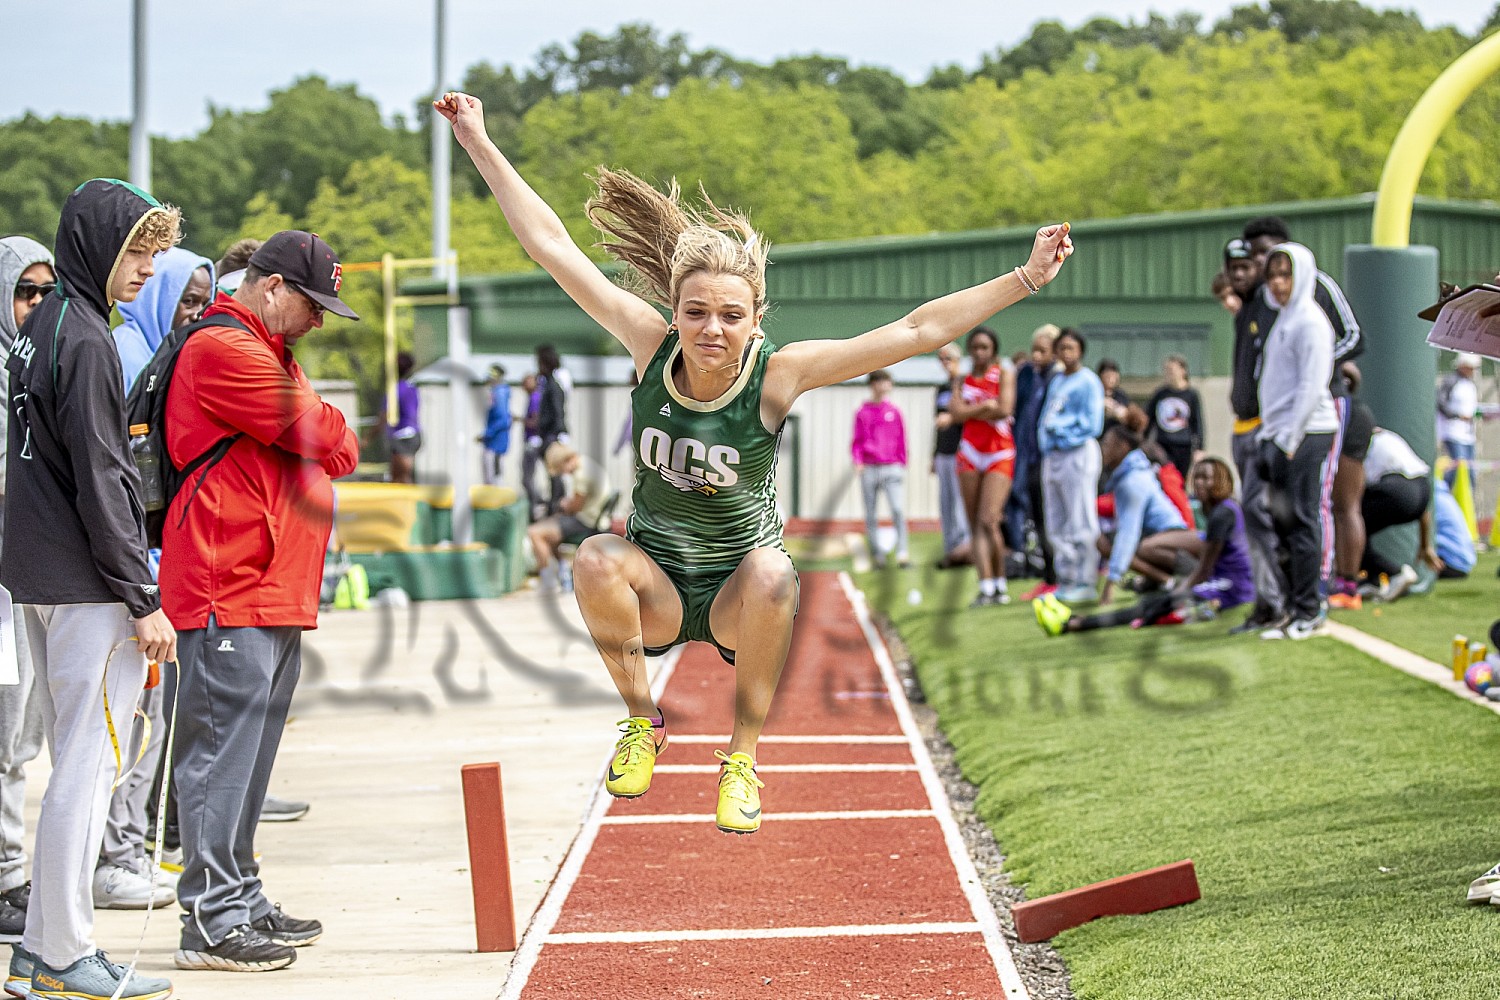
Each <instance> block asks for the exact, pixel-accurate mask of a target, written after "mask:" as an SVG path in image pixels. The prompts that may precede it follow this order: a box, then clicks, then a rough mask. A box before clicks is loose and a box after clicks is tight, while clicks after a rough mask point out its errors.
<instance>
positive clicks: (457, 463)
mask: <svg viewBox="0 0 1500 1000" xmlns="http://www.w3.org/2000/svg"><path fill="white" fill-rule="evenodd" d="M433 14H434V21H435V25H434V30H433V69H434V77H433V81H434V82H433V86H432V93H433V97H435V98H436V97H441V96H443V94H444V92H445V91H447V89H448V79H447V75H448V74H447V69H446V66H445V61H444V58H443V56H444V52H443V50H444V48H445V46H444V42H445V40H446V37H447V24H448V4H447V0H434V10H433ZM431 121H432V256H433V259H434V260H436V261H438V262H439V263H438V264H437V265H436V267H435V268H434V269H433V277H434V278H446V279H447V282H448V301H449V302H450V303H452V304H451V305H449V306H448V365H449V368H448V397H449V401H450V410H449V412H450V423H451V425H452V436H451V438H450V439H449V442H448V475H449V478H450V480H451V481H452V483H453V543H454V544H455V545H466V544H468V542H469V540H470V539H471V538H472V537H473V516H474V515H473V510H472V507H471V505H470V503H469V471H470V470H469V459H470V457H471V456H472V454H473V447H472V442H473V433H472V432H471V431H470V430H469V417H470V412H469V411H470V410H471V409H472V406H471V400H470V398H469V397H470V395H471V394H472V392H473V388H472V386H471V382H472V378H471V372H470V369H469V313H468V310H466V309H465V308H464V307H463V306H461V305H459V304H458V266H457V261H456V260H455V261H449V260H448V258H449V257H450V255H451V254H452V252H453V251H452V248H451V247H450V246H449V245H448V240H449V236H448V230H449V225H448V221H449V213H450V211H451V210H452V205H451V201H452V199H451V195H452V191H451V184H452V161H451V156H452V148H453V147H452V145H451V143H452V141H453V140H452V138H451V137H450V136H449V134H448V129H447V128H445V127H444V125H445V124H446V123H445V122H444V121H443V120H442V117H441V116H440V115H438V114H437V113H436V112H434V113H433V115H432V118H431Z"/></svg>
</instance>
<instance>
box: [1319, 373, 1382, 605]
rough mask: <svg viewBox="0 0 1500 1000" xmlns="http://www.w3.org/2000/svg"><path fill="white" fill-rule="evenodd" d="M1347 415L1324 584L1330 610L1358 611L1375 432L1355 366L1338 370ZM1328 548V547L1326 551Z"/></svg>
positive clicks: (1336, 476)
mask: <svg viewBox="0 0 1500 1000" xmlns="http://www.w3.org/2000/svg"><path fill="white" fill-rule="evenodd" d="M1339 375H1340V377H1341V378H1342V379H1343V382H1344V390H1345V396H1346V401H1345V402H1346V406H1347V411H1346V413H1345V417H1344V434H1343V440H1342V443H1341V444H1340V445H1339V454H1338V456H1337V458H1336V459H1335V461H1336V462H1337V463H1338V466H1337V469H1336V470H1335V472H1334V474H1333V494H1332V509H1333V539H1334V541H1333V559H1334V563H1333V570H1334V572H1333V575H1332V576H1331V577H1329V580H1328V606H1329V607H1330V608H1343V609H1345V610H1355V611H1357V610H1358V609H1359V608H1361V607H1362V606H1363V605H1364V597H1363V596H1362V595H1361V594H1360V592H1359V575H1360V564H1361V562H1362V561H1363V557H1364V554H1365V553H1366V552H1367V551H1369V546H1368V545H1367V544H1366V540H1367V537H1368V536H1367V534H1366V527H1365V518H1364V513H1363V511H1364V500H1363V497H1364V494H1365V466H1364V462H1365V456H1366V454H1367V453H1368V452H1369V450H1370V435H1371V434H1372V433H1373V432H1374V430H1375V414H1374V413H1372V412H1370V408H1369V407H1368V406H1366V405H1365V403H1364V401H1363V400H1361V399H1359V398H1358V396H1357V393H1358V392H1359V382H1360V374H1359V366H1358V365H1356V364H1355V363H1354V362H1353V361H1345V362H1344V363H1343V364H1342V365H1340V366H1339ZM1325 547H1326V546H1325Z"/></svg>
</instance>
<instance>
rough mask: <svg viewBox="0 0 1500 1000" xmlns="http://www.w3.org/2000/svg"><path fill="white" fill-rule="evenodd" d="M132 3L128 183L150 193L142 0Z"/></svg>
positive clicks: (144, 0) (144, 16) (144, 21)
mask: <svg viewBox="0 0 1500 1000" xmlns="http://www.w3.org/2000/svg"><path fill="white" fill-rule="evenodd" d="M134 3H135V44H134V47H133V55H132V61H131V107H130V183H132V184H134V185H135V186H136V187H138V188H140V189H141V190H142V191H150V190H151V135H150V133H149V132H148V131H147V130H146V0H134Z"/></svg>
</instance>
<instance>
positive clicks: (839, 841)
mask: <svg viewBox="0 0 1500 1000" xmlns="http://www.w3.org/2000/svg"><path fill="white" fill-rule="evenodd" d="M662 673H663V675H665V677H666V686H665V689H664V691H662V692H660V693H659V694H658V699H659V703H660V704H661V705H662V708H663V711H665V713H666V715H667V720H668V724H669V726H670V729H669V732H670V739H671V743H670V745H669V746H668V748H667V750H666V752H665V753H663V754H662V756H661V757H660V758H659V760H658V762H657V768H656V776H655V778H654V779H653V781H652V786H651V790H650V792H648V793H647V794H646V795H644V796H642V797H641V798H639V799H635V800H616V799H611V798H610V797H609V796H608V795H607V794H604V793H603V791H602V789H601V791H600V793H599V797H598V799H597V800H596V802H595V806H594V808H593V809H592V810H591V812H590V815H589V818H588V819H587V821H586V822H585V825H584V828H583V830H582V831H581V832H580V834H579V837H578V839H577V841H576V842H575V843H574V845H573V848H572V850H571V851H570V853H569V855H568V857H567V859H566V860H565V861H564V863H563V866H562V870H561V871H560V872H559V874H558V877H557V881H556V882H555V883H554V884H553V886H552V889H551V891H550V892H549V893H548V896H547V898H546V899H545V900H544V901H543V903H542V906H541V908H540V909H539V910H538V911H537V915H536V917H535V918H534V919H533V921H532V924H531V926H530V927H529V928H528V929H527V932H526V935H525V937H524V938H523V940H522V942H521V945H520V947H519V949H518V950H517V953H516V958H515V962H514V963H513V965H512V967H511V974H510V978H509V980H508V981H507V982H506V984H505V990H504V992H503V993H502V994H501V996H502V998H503V1000H524V998H531V997H573V998H580V1000H594V998H599V1000H603V998H607V997H609V998H612V997H617V996H620V997H623V996H629V997H664V998H665V997H684V998H686V997H692V998H714V1000H739V998H749V997H755V998H765V997H777V998H783V997H807V998H812V997H816V998H818V1000H828V998H832V997H870V998H881V1000H899V998H912V1000H916V998H921V1000H927V998H932V997H970V998H986V1000H989V998H1005V1000H1025V998H1026V997H1027V994H1026V991H1025V988H1024V987H1023V986H1022V985H1021V983H1020V980H1019V978H1018V977H1017V975H1016V972H1015V966H1014V964H1013V962H1012V961H1011V956H1010V952H1009V951H1008V950H1007V949H1006V946H1005V942H1004V940H1003V938H1002V937H1001V936H1000V932H999V926H998V924H997V922H996V920H995V917H994V913H993V912H992V910H991V909H990V905H989V903H988V901H987V899H986V898H985V895H984V892H983V889H982V888H981V887H980V885H979V882H978V877H977V875H976V874H975V871H974V868H973V865H972V864H971V863H970V861H969V858H968V855H967V853H965V851H964V848H963V844H962V839H961V837H960V836H959V833H958V829H957V826H956V825H955V824H954V822H953V820H952V817H951V815H950V813H949V807H948V803H947V799H946V796H945V795H944V793H943V791H942V785H941V782H940V781H939V779H938V778H937V775H936V773H935V772H934V771H933V770H932V765H931V761H930V760H929V759H928V757H927V752H926V748H925V746H923V744H922V743H921V738H920V736H919V735H918V734H917V733H916V730H915V726H914V724H913V722H912V719H911V714H910V711H909V709H908V707H907V704H906V701H905V698H904V696H903V694H902V692H901V689H900V685H899V683H897V682H896V679H895V673H894V670H893V669H892V668H891V665H890V660H889V657H888V655H887V654H886V651H885V648H884V646H883V645H882V644H881V642H880V639H879V637H878V635H877V633H876V632H875V631H874V629H873V628H872V627H871V626H870V624H869V619H868V616H867V615H866V614H865V611H864V601H863V597H862V596H861V595H858V594H857V593H855V592H854V591H853V588H852V586H850V585H849V584H848V581H847V578H841V577H840V576H839V575H836V574H833V573H804V574H802V602H801V611H800V614H799V615H798V619H797V630H796V634H795V637H794V639H793V642H792V651H791V655H790V656H789V658H788V661H787V666H786V670H785V671H784V673H783V674H782V679H781V685H780V688H779V689H778V692H777V696H776V703H775V706H774V707H773V709H772V712H771V716H770V718H769V719H768V720H767V723H766V728H765V734H764V736H763V738H762V742H761V744H760V750H759V768H758V773H759V776H760V778H761V780H762V781H764V782H765V783H766V787H765V788H764V789H762V791H761V798H762V807H763V809H764V814H763V817H764V818H763V821H762V826H761V829H760V832H758V833H755V834H752V835H749V836H744V837H737V836H734V835H731V834H725V833H721V832H719V830H718V829H717V828H716V827H715V826H714V818H713V813H714V806H715V802H716V798H717V787H718V768H717V766H716V765H717V761H716V760H715V759H714V756H713V751H714V749H715V748H721V749H722V748H723V747H725V746H726V745H727V743H728V733H729V730H730V726H731V719H732V714H731V713H732V708H733V700H734V671H733V668H732V667H730V666H728V665H727V664H725V663H724V662H723V661H722V660H720V658H719V655H718V653H717V652H716V651H715V650H713V649H712V647H709V646H706V645H702V644H698V643H694V644H691V645H689V646H687V647H686V648H684V649H683V650H682V651H681V654H680V656H679V657H678V658H677V659H676V661H675V666H669V667H667V668H664V670H663V672H662ZM603 764H604V762H603V761H601V774H602V766H603Z"/></svg>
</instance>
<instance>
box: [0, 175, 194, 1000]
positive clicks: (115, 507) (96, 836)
mask: <svg viewBox="0 0 1500 1000" xmlns="http://www.w3.org/2000/svg"><path fill="white" fill-rule="evenodd" d="M180 218H181V217H180V215H179V213H178V211H177V210H176V209H175V208H170V207H168V206H165V205H163V204H161V203H160V202H158V201H157V200H156V199H154V198H152V197H151V196H150V195H148V194H146V193H145V192H143V191H141V190H140V189H138V188H136V187H133V186H132V185H129V184H125V183H123V182H122V181H116V180H91V181H87V182H85V183H84V184H82V185H80V186H79V187H78V188H77V189H76V190H75V191H74V192H73V193H72V194H71V195H69V196H68V199H67V201H66V202H64V203H63V209H62V218H61V220H60V221H59V223H58V229H57V241H56V247H57V250H56V253H57V262H56V272H57V285H56V288H55V289H54V290H53V291H52V292H51V293H50V294H48V295H46V296H44V297H43V298H42V300H41V302H40V303H39V304H38V305H37V306H36V307H35V308H34V309H33V310H32V311H31V313H30V315H29V316H27V318H26V322H25V324H23V325H22V327H21V329H20V331H19V334H18V335H17V337H16V341H15V343H14V344H13V345H12V347H11V352H10V360H9V362H8V363H7V370H8V372H9V374H10V399H9V412H8V417H9V427H8V428H7V445H8V447H7V455H6V477H5V478H6V494H5V521H6V526H7V529H8V530H7V531H6V532H5V540H4V549H3V552H0V584H4V585H5V587H6V588H7V589H8V590H9V591H10V593H11V597H12V598H13V599H14V601H15V603H16V605H17V609H16V610H17V614H16V625H17V628H18V629H19V628H23V627H24V628H25V630H26V636H27V640H28V643H29V645H30V649H31V663H32V666H33V668H34V669H35V671H36V683H37V685H38V687H39V689H40V690H42V691H46V692H48V694H49V696H50V704H48V705H47V706H46V711H45V713H44V719H45V725H44V729H45V731H46V738H47V744H48V746H49V747H50V748H51V751H52V775H51V778H50V779H49V781H48V784H47V794H46V796H45V797H44V798H43V799H42V810H41V815H40V817H39V818H38V820H37V825H36V842H35V843H36V848H35V851H34V854H33V858H32V870H31V871H32V889H31V896H30V900H29V903H28V905H27V909H26V931H25V934H24V935H23V937H22V941H21V944H19V945H16V946H15V947H14V949H13V951H12V954H11V961H10V969H9V976H8V979H7V982H8V983H9V984H16V983H21V984H23V985H26V986H27V987H28V988H30V986H31V985H32V984H34V983H37V982H41V981H45V983H46V987H47V989H48V991H49V992H51V993H53V994H54V995H57V996H110V995H115V996H120V997H144V996H164V995H165V993H164V992H163V991H169V990H170V989H171V984H170V983H168V982H167V981H166V980H164V979H156V978H153V977H148V976H142V975H139V974H136V975H133V976H128V974H127V970H125V969H124V968H122V967H121V966H118V965H115V964H114V963H113V962H110V961H109V960H108V959H107V958H106V957H105V956H104V953H103V952H101V951H99V950H98V948H97V946H96V945H95V944H94V940H93V928H94V900H93V898H92V893H91V891H90V888H91V886H90V882H91V875H92V873H93V871H94V866H95V862H96V861H97V859H98V857H99V847H100V844H101V842H102V841H103V838H104V821H105V815H106V813H107V812H108V809H109V796H110V784H111V783H112V782H113V781H114V779H115V777H116V776H117V775H118V774H120V773H121V771H122V770H123V768H124V766H127V762H126V761H124V760H123V759H122V757H121V756H120V755H119V754H117V753H116V752H115V750H114V749H113V747H112V740H111V729H112V728H116V729H127V728H128V727H127V725H126V723H127V722H128V720H129V718H130V713H131V712H132V710H133V709H134V706H135V703H136V701H137V700H138V699H139V698H140V696H141V691H142V689H143V688H144V687H145V683H146V676H147V666H146V663H147V660H148V659H149V660H155V661H158V662H171V661H173V660H175V659H176V658H177V637H176V633H175V632H174V631H173V629H172V625H171V623H170V622H169V621H168V620H167V615H166V614H165V613H163V611H162V609H161V600H160V597H159V596H158V591H157V587H156V584H155V583H154V582H153V581H152V579H151V571H150V568H149V566H148V565H147V562H146V524H145V512H144V509H143V506H142V501H141V495H140V493H141V486H140V476H139V474H138V473H137V471H136V467H135V463H134V462H132V461H131V457H130V442H129V438H128V436H127V429H126V424H125V390H124V378H123V375H122V374H121V371H120V359H119V356H118V355H117V354H116V353H115V344H114V340H113V339H112V338H111V337H110V333H109V314H110V310H111V309H112V308H113V307H114V305H115V304H116V303H117V302H129V301H130V300H132V299H134V298H135V297H136V295H137V294H138V293H139V292H140V290H141V287H142V286H143V285H144V284H145V282H146V280H147V279H148V278H150V277H151V274H152V258H153V257H154V256H155V255H156V254H157V253H160V252H161V251H163V250H165V249H167V248H168V247H170V246H172V245H173V244H174V243H176V242H177V238H178V227H179V223H180ZM105 695H107V696H108V699H109V705H110V706H111V709H112V714H108V715H107V714H106V713H105V712H104V711H103V702H102V696H105ZM127 978H128V981H126V980H127Z"/></svg>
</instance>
